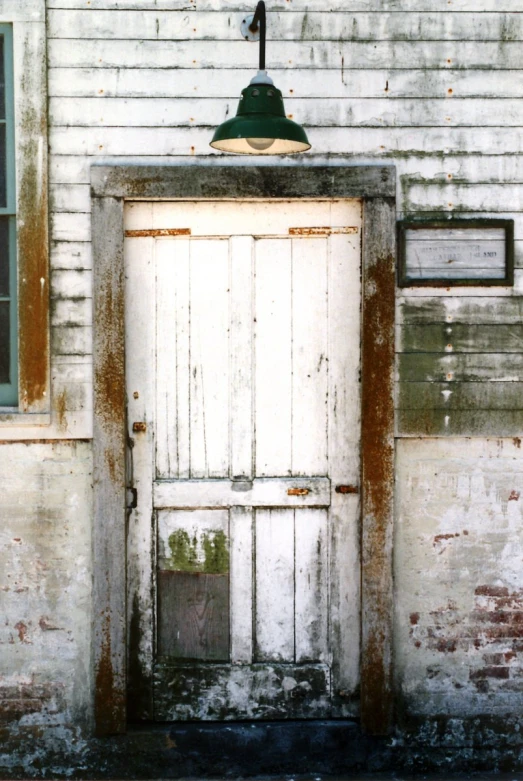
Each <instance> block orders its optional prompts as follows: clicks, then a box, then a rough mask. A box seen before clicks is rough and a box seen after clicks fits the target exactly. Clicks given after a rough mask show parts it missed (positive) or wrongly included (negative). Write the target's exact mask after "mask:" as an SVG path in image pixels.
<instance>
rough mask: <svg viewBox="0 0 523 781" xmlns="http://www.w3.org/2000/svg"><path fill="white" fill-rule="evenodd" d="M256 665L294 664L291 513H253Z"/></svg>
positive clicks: (280, 511)
mask: <svg viewBox="0 0 523 781" xmlns="http://www.w3.org/2000/svg"><path fill="white" fill-rule="evenodd" d="M255 550H256V554H255V556H256V607H255V626H256V651H255V658H256V661H258V662H262V661H283V662H292V661H294V510H280V509H277V510H256V546H255Z"/></svg>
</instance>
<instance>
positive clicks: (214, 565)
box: [202, 531, 229, 575]
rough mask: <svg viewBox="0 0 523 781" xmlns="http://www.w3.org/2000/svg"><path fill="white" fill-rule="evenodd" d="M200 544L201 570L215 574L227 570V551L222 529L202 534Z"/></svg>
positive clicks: (225, 538)
mask: <svg viewBox="0 0 523 781" xmlns="http://www.w3.org/2000/svg"><path fill="white" fill-rule="evenodd" d="M202 545H203V552H204V562H203V571H204V572H209V573H214V574H216V575H218V574H224V573H225V572H229V551H228V549H227V537H226V536H225V534H224V533H223V532H222V531H217V532H214V534H204V535H203V538H202Z"/></svg>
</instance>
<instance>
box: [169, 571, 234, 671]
mask: <svg viewBox="0 0 523 781" xmlns="http://www.w3.org/2000/svg"><path fill="white" fill-rule="evenodd" d="M157 588H158V635H157V642H158V654H159V656H160V657H173V658H175V659H193V660H196V659H197V660H200V661H206V662H210V661H220V662H226V661H228V659H229V575H228V574H227V575H214V574H213V575H208V574H206V573H204V572H173V571H170V570H160V571H159V572H158V586H157Z"/></svg>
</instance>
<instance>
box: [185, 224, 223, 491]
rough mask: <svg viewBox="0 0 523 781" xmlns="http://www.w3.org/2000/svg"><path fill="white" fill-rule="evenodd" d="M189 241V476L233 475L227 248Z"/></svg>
mask: <svg viewBox="0 0 523 781" xmlns="http://www.w3.org/2000/svg"><path fill="white" fill-rule="evenodd" d="M228 244H229V243H228V242H227V241H224V240H220V239H214V240H212V239H209V240H206V239H202V240H194V241H192V242H191V260H190V266H191V268H190V274H191V282H190V286H191V292H190V301H191V311H190V320H191V326H190V327H191V341H190V349H191V363H190V365H191V400H190V403H191V410H190V420H191V477H192V478H199V477H227V476H228V474H229V333H228V331H229V292H228V290H229V246H228Z"/></svg>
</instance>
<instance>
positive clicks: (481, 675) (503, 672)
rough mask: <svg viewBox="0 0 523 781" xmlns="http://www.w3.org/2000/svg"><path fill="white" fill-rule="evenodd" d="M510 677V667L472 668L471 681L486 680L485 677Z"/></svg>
mask: <svg viewBox="0 0 523 781" xmlns="http://www.w3.org/2000/svg"><path fill="white" fill-rule="evenodd" d="M509 677H510V670H509V668H508V667H483V668H482V669H481V670H471V671H470V675H469V678H470V680H471V681H476V680H484V679H485V678H503V679H507V678H509Z"/></svg>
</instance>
